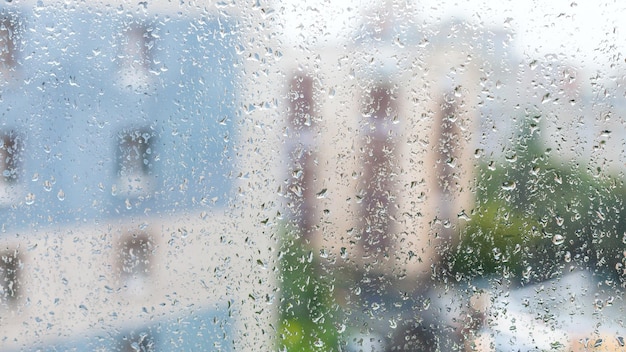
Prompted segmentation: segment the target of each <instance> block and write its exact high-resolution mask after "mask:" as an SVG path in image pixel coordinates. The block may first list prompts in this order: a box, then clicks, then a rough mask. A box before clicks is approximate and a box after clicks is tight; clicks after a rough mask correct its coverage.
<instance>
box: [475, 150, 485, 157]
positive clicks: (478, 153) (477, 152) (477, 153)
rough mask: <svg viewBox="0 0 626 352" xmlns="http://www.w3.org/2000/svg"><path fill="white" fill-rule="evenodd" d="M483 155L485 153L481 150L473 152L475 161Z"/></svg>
mask: <svg viewBox="0 0 626 352" xmlns="http://www.w3.org/2000/svg"><path fill="white" fill-rule="evenodd" d="M483 154H485V151H484V150H483V149H480V148H478V149H476V150H474V158H476V159H478V158H480V157H482V156H483Z"/></svg>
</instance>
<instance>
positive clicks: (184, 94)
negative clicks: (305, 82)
mask: <svg viewBox="0 0 626 352" xmlns="http://www.w3.org/2000/svg"><path fill="white" fill-rule="evenodd" d="M227 17H228V16H225V15H224V14H222V13H218V12H217V11H214V10H211V11H201V10H200V9H192V8H187V9H185V8H177V7H175V6H173V7H169V8H167V7H156V6H155V7H152V8H149V9H148V8H147V7H144V6H142V4H141V3H140V4H139V5H128V4H116V5H115V8H113V5H111V4H108V5H107V4H106V3H104V4H93V5H87V4H84V5H78V4H76V5H68V4H65V5H64V4H61V3H54V4H50V5H47V6H43V5H42V4H37V5H36V6H33V7H32V8H30V7H21V6H19V5H15V6H14V5H7V6H5V7H4V8H3V9H1V10H0V61H1V62H0V74H1V79H0V96H1V98H0V99H1V105H0V109H1V116H2V117H1V119H0V136H1V137H0V156H1V157H0V168H1V170H2V177H1V178H0V205H1V206H2V210H1V211H0V221H1V223H2V228H1V231H2V236H1V238H0V244H1V247H0V253H1V254H0V331H1V333H0V349H2V350H3V351H11V350H24V349H27V350H30V349H39V350H94V351H95V350H124V351H126V350H129V351H130V350H142V351H143V350H231V349H233V348H235V347H238V348H241V349H245V348H246V347H245V346H247V345H248V344H250V343H252V342H250V341H249V340H248V339H250V338H254V340H255V342H254V343H255V345H256V346H259V344H261V345H263V344H264V343H268V341H270V337H269V336H268V334H267V333H266V332H264V331H267V326H268V323H269V319H270V316H269V315H268V314H265V315H259V311H263V309H265V307H266V306H267V304H268V303H267V300H268V299H269V295H268V294H266V293H267V292H269V289H267V290H265V289H264V288H258V287H257V288H255V287H254V285H253V282H254V284H258V282H264V281H267V280H268V277H269V274H267V270H265V269H264V268H262V266H260V265H259V264H258V263H259V262H262V260H261V259H259V257H258V252H256V251H257V246H258V247H265V245H262V243H264V239H262V238H251V237H250V236H249V235H247V232H248V231H250V228H251V226H254V225H253V224H251V221H249V219H247V218H246V214H248V212H247V210H246V209H245V208H244V207H243V206H242V207H241V208H238V209H239V210H241V213H237V215H232V214H230V213H229V212H230V211H232V210H230V211H229V208H228V207H227V204H229V202H233V199H234V198H233V194H235V189H236V184H237V182H238V181H237V177H236V174H235V170H236V156H235V150H236V148H234V143H235V138H236V135H237V131H236V128H235V126H236V124H237V122H236V121H237V101H238V95H237V90H238V88H237V78H238V72H239V69H238V68H237V66H238V64H237V56H236V53H235V47H236V46H237V45H238V43H239V42H240V40H241V37H240V36H238V35H237V31H236V30H235V29H234V27H233V23H232V22H231V21H230V20H229V18H227ZM253 258H254V259H253ZM234 267H236V268H237V269H236V270H234V269H233V268H234ZM250 280H252V281H250ZM255 290H256V291H255ZM266 291H267V292H266ZM262 317H265V318H262ZM255 322H256V323H255ZM244 324H247V325H244ZM244 336H245V338H244Z"/></svg>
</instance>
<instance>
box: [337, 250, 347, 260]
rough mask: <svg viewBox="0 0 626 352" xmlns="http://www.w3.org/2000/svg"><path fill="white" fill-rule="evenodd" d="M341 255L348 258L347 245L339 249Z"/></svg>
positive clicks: (342, 257)
mask: <svg viewBox="0 0 626 352" xmlns="http://www.w3.org/2000/svg"><path fill="white" fill-rule="evenodd" d="M339 255H340V256H341V259H346V258H348V251H347V250H346V247H341V249H340V250H339Z"/></svg>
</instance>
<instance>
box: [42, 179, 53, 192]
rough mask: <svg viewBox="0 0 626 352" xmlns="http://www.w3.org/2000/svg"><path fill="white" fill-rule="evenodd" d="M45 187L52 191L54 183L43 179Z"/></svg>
mask: <svg viewBox="0 0 626 352" xmlns="http://www.w3.org/2000/svg"><path fill="white" fill-rule="evenodd" d="M43 189H44V191H46V192H50V191H51V190H52V183H51V182H50V181H48V180H45V181H43Z"/></svg>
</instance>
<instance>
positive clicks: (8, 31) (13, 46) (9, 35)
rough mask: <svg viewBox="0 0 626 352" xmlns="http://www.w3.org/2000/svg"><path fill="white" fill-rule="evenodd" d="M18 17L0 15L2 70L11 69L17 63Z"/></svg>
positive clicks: (0, 67)
mask: <svg viewBox="0 0 626 352" xmlns="http://www.w3.org/2000/svg"><path fill="white" fill-rule="evenodd" d="M17 52H18V26H17V19H16V18H15V17H14V16H10V15H4V16H2V15H0V70H4V71H9V70H11V69H12V68H14V67H15V66H16V65H17Z"/></svg>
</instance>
